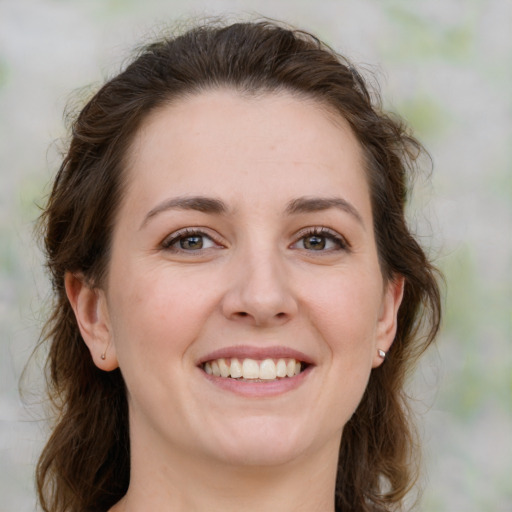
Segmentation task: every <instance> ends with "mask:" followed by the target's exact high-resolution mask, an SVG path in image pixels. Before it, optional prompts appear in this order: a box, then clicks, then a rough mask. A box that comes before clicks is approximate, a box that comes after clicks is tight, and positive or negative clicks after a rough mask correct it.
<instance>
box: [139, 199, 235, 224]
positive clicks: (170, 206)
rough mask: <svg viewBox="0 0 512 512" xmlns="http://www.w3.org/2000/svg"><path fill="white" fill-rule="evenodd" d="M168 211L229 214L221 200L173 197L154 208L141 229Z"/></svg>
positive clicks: (145, 218)
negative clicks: (153, 218) (152, 219)
mask: <svg viewBox="0 0 512 512" xmlns="http://www.w3.org/2000/svg"><path fill="white" fill-rule="evenodd" d="M167 210H195V211H198V212H203V213H213V214H216V215H222V214H224V213H227V211H228V208H227V206H226V205H225V203H223V202H222V201H220V200H219V199H214V198H212V197H204V196H185V197H173V198H171V199H166V200H165V201H162V202H161V203H159V204H157V205H156V206H155V207H154V208H152V209H151V210H150V211H149V212H148V214H147V215H146V216H145V217H144V220H143V221H142V224H141V226H140V229H142V228H143V227H144V226H145V225H146V224H147V223H148V221H149V220H150V219H151V218H152V217H155V216H156V215H158V214H159V213H162V212H165V211H167Z"/></svg>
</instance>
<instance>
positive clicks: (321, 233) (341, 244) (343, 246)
mask: <svg viewBox="0 0 512 512" xmlns="http://www.w3.org/2000/svg"><path fill="white" fill-rule="evenodd" d="M297 236H298V240H297V241H296V242H294V243H293V245H297V244H298V243H299V242H301V241H303V240H305V239H306V238H308V237H313V236H317V237H321V238H325V239H328V240H331V241H332V242H334V244H336V246H337V247H336V248H335V249H325V250H323V249H322V250H318V251H315V250H313V249H306V248H303V250H306V251H308V252H332V251H336V250H342V251H347V252H348V251H350V244H349V242H348V241H347V240H346V239H345V238H344V237H343V236H341V235H339V234H338V233H336V232H335V231H332V230H331V229H329V228H325V227H321V226H318V227H312V228H305V229H303V230H301V231H299V233H298V235H297Z"/></svg>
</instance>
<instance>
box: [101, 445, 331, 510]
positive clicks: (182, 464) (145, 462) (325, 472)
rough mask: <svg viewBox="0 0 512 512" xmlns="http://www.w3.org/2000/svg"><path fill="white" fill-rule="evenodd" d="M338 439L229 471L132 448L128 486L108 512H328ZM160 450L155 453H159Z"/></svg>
mask: <svg viewBox="0 0 512 512" xmlns="http://www.w3.org/2000/svg"><path fill="white" fill-rule="evenodd" d="M338 447H339V439H334V440H333V442H331V443H329V446H325V447H322V449H320V450H316V451H315V452H314V453H308V454H307V455H301V456H299V457H297V458H295V459H294V460H292V461H289V462H286V463H284V464H279V465H272V466H264V467H262V466H238V465H237V466H234V465H230V464H228V463H221V464H219V462H218V461H209V460H207V459H199V458H198V457H193V456H192V457H191V456H190V455H189V456H187V454H180V453H179V452H176V450H171V451H169V450H162V449H157V450H148V445H145V446H144V450H140V449H139V448H140V447H138V446H137V443H133V442H132V460H131V477H130V486H129V489H128V492H127V494H126V496H125V497H124V498H123V500H121V502H119V503H118V505H117V506H115V507H114V508H113V509H112V510H111V512H114V511H115V512H143V511H146V510H159V511H161V512H195V511H197V512H199V511H204V510H222V511H223V512H235V511H236V512H239V511H240V510H244V512H253V511H254V512H256V511H258V512H260V511H261V510H279V511H280V512H292V511H293V512H334V494H335V480H336V470H337V454H338ZM160 448H161V447H160Z"/></svg>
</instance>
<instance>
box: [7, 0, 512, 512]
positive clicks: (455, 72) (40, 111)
mask: <svg viewBox="0 0 512 512" xmlns="http://www.w3.org/2000/svg"><path fill="white" fill-rule="evenodd" d="M219 14H223V15H226V14H228V15H230V16H231V17H233V18H237V19H238V18H247V17H254V16H255V15H265V16H268V17H273V18H276V19H281V20H284V21H287V22H289V23H291V24H293V25H296V26H298V27H301V28H305V29H307V30H310V31H312V32H314V33H316V34H318V35H319V36H320V37H321V38H322V39H323V40H325V41H326V42H328V43H329V44H330V45H331V46H333V47H334V48H336V49H337V50H339V51H340V52H341V53H344V54H345V55H347V56H348V57H349V58H351V59H352V60H353V61H354V62H356V63H359V64H360V65H362V66H363V69H367V70H371V71H373V72H376V73H377V76H378V78H379V81H380V83H381V91H382V94H383V96H384V99H385V105H386V107H387V108H388V109H390V110H392V111H393V112H396V113H398V114H400V115H402V116H403V117H405V119H406V120H407V121H408V123H409V124H410V125H411V126H412V127H413V129H414V130H415V132H416V134H417V135H418V137H419V138H420V140H422V141H423V143H424V144H425V146H426V147H427V149H428V150H429V152H430V153H431V155H432V157H433V162H434V166H433V174H432V176H431V178H428V177H420V180H419V183H418V188H417V191H416V194H415V195H414V198H413V201H412V208H411V215H410V216H411V223H412V225H413V226H415V229H416V230H417V232H418V235H419V236H420V237H421V239H422V241H423V242H424V244H425V246H427V247H429V248H430V251H431V252H432V254H433V255H434V256H435V258H436V261H437V263H438V265H439V266H440V268H441V269H442V270H443V271H444V273H445V275H446V279H447V287H446V292H445V320H444V327H443V332H442V335H441V336H440V338H439V341H438V345H437V347H436V348H434V349H433V350H431V351H430V353H429V354H427V356H426V357H425V358H424V361H423V363H422V364H421V366H420V368H419V369H418V372H417V373H416V375H415V377H414V379H413V381H412V382H411V393H412V394H413V395H414V397H415V404H416V408H417V410H418V413H419V415H420V418H419V424H420V428H421V432H422V436H423V446H424V453H425V457H424V467H425V471H424V476H423V480H422V482H421V485H422V487H423V489H424V492H423V500H422V501H421V503H420V504H419V505H417V506H416V508H415V510H421V511H425V512H438V511H447V512H458V511H464V512H482V511H489V512H505V511H508V512H510V511H511V510H512V478H511V475H512V440H511V437H512V372H511V368H512V343H511V342H512V94H511V91H512V36H511V33H510V28H511V27H512V2H509V1H505V0H444V1H440V0H439V1H436V0H324V1H322V2H313V1H308V0H280V1H278V2H277V1H271V0H253V1H250V0H210V1H207V0H145V1H144V2H141V1H136V0H124V1H123V0H87V1H80V0H22V1H20V0H0V162H1V165H0V354H1V359H0V495H1V496H2V499H1V503H0V512H26V511H27V512H28V511H32V510H35V498H34V485H33V466H34V463H35V460H36V458H37V454H38V451H39V450H40V449H41V445H42V440H43V439H44V436H45V435H46V426H45V422H44V421H42V420H41V418H42V416H43V415H42V410H41V407H40V405H39V403H40V400H41V397H40V396H39V395H38V393H39V392H40V389H41V385H42V383H41V380H40V377H38V376H37V373H38V372H37V371H33V372H32V373H31V372H29V374H28V377H29V378H28V379H27V383H28V384H27V385H26V386H25V388H24V398H23V401H22V400H21V399H20V397H19V394H18V381H19V378H20V375H21V373H22V371H23V368H24V366H25V364H26V362H27V359H28V357H29V355H30V353H31V351H32V349H33V348H34V346H35V344H36V342H37V339H38V334H39V330H40V328H41V324H42V321H43V319H44V304H45V301H46V300H47V298H48V293H49V292H48V284H47V281H46V277H45V275H44V271H43V267H42V259H41V255H40V253H39V251H38V247H37V244H36V243H35V240H34V236H33V228H34V221H35V219H36V218H37V215H38V212H39V210H38V205H40V204H42V203H44V197H45V193H47V192H48V183H49V181H50V179H51V176H52V175H53V174H54V172H55V170H56V168H57V166H58V162H59V150H60V148H61V147H62V144H61V143H60V140H61V138H62V137H64V136H65V127H64V121H63V118H62V112H63V110H64V107H65V106H66V104H67V103H68V102H69V100H70V99H71V98H76V97H77V93H76V90H77V89H79V88H81V87H83V86H84V85H87V84H92V85H93V86H94V85H96V86H97V85H99V84H100V83H101V82H102V81H103V80H104V79H105V78H106V77H108V76H110V75H112V74H113V73H115V72H116V71H117V70H118V69H119V68H120V66H121V65H122V63H123V61H125V60H126V58H127V57H128V56H129V54H130V49H133V48H134V46H136V44H138V43H140V42H141V40H145V39H148V38H149V37H151V35H152V34H155V33H158V32H159V31H160V30H161V29H162V28H163V27H165V25H166V23H168V22H175V21H176V20H181V21H186V20H187V19H189V18H190V17H195V16H199V17H201V16H207V15H219ZM78 96H80V94H79V95H78ZM426 168H427V174H428V170H429V163H428V162H426Z"/></svg>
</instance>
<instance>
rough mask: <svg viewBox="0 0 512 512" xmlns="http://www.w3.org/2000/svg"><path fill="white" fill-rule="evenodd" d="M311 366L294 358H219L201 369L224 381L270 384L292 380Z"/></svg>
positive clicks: (206, 363)
mask: <svg viewBox="0 0 512 512" xmlns="http://www.w3.org/2000/svg"><path fill="white" fill-rule="evenodd" d="M308 366H309V364H308V363H306V362H304V361H300V360H298V359H294V358H278V359H273V358H267V359H251V358H244V359H239V358H236V357H233V358H224V357H221V358H218V359H211V360H209V361H205V362H204V363H202V364H201V366H200V368H201V369H202V370H203V371H204V372H205V373H207V374H208V375H213V376H214V377H220V378H223V379H235V380H243V381H250V382H269V381H276V380H281V379H291V378H293V377H295V376H297V375H299V374H300V373H302V372H303V371H305V370H306V369H307V368H308Z"/></svg>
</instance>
